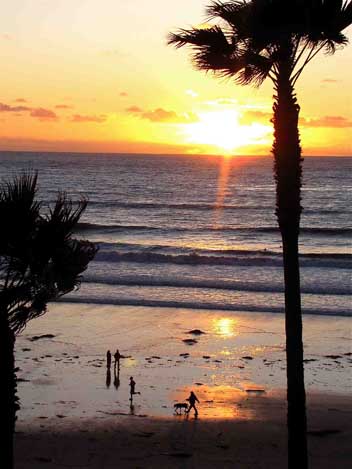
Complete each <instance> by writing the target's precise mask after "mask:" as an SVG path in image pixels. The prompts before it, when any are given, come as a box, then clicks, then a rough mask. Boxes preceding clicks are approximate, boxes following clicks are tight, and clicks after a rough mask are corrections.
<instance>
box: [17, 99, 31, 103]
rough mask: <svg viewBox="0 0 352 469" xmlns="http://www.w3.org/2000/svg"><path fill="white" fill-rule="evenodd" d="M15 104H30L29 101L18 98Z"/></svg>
mask: <svg viewBox="0 0 352 469" xmlns="http://www.w3.org/2000/svg"><path fill="white" fill-rule="evenodd" d="M15 103H28V101H27V100H26V99H24V98H17V99H15Z"/></svg>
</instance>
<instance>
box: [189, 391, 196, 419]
mask: <svg viewBox="0 0 352 469" xmlns="http://www.w3.org/2000/svg"><path fill="white" fill-rule="evenodd" d="M186 401H188V402H189V407H188V409H187V410H186V412H187V414H188V413H189V411H190V410H191V409H194V415H195V416H196V417H197V415H198V410H197V407H196V402H199V401H198V397H197V396H196V395H195V394H194V392H193V391H191V394H190V395H189V398H188V399H186Z"/></svg>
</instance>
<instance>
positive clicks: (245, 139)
mask: <svg viewBox="0 0 352 469" xmlns="http://www.w3.org/2000/svg"><path fill="white" fill-rule="evenodd" d="M239 120H240V114H239V112H237V111H236V110H226V111H213V112H206V113H200V114H199V121H198V122H194V123H192V124H185V125H184V126H183V130H184V134H185V139H186V140H187V142H188V143H193V144H194V143H196V144H202V145H212V146H217V147H219V148H221V149H222V150H224V151H225V152H229V151H232V150H235V149H237V148H240V147H243V146H246V145H253V144H258V143H263V139H265V142H266V137H267V136H268V134H269V132H270V128H268V126H265V125H262V124H258V123H252V124H251V125H241V124H240V123H239Z"/></svg>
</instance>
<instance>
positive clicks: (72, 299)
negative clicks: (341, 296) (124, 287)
mask: <svg viewBox="0 0 352 469" xmlns="http://www.w3.org/2000/svg"><path fill="white" fill-rule="evenodd" d="M59 302H66V303H87V304H110V305H121V306H145V307H159V308H189V309H197V310H200V309H201V310H212V311H214V310H216V311H233V312H249V313H280V314H283V313H284V310H283V308H281V307H276V306H266V305H263V306H257V305H248V304H241V303H237V304H225V303H223V304H215V303H196V302H188V301H168V300H150V299H139V298H138V299H135V298H121V299H120V298H116V297H110V298H106V297H98V296H96V297H94V296H85V295H82V296H80V295H79V294H77V293H75V295H74V296H71V295H66V296H65V297H63V298H62V299H60V300H59ZM302 312H303V314H312V315H323V316H347V317H350V316H351V313H350V312H348V311H345V310H329V309H324V308H321V309H316V308H315V309H310V308H302Z"/></svg>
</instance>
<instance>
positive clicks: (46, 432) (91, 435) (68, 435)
mask: <svg viewBox="0 0 352 469" xmlns="http://www.w3.org/2000/svg"><path fill="white" fill-rule="evenodd" d="M236 405H241V406H248V407H250V408H251V409H252V410H253V414H254V415H255V416H256V417H255V418H253V419H249V420H236V419H215V420H214V419H202V417H201V406H200V418H198V419H197V420H196V419H194V418H193V416H190V417H189V418H185V417H184V416H179V417H178V416H174V417H172V418H165V419H157V418H148V417H144V416H141V415H138V414H137V415H130V416H128V415H120V414H118V413H116V415H110V416H109V417H107V416H104V417H102V418H101V419H96V420H82V419H81V420H79V421H72V420H71V421H69V422H68V421H67V420H66V422H67V423H64V420H65V419H63V418H60V417H59V416H58V417H57V418H56V419H55V418H52V419H47V420H42V423H41V424H37V425H36V426H35V427H33V426H30V425H29V426H28V425H26V424H22V425H20V428H18V433H17V434H16V444H15V447H16V458H17V460H16V466H15V467H16V469H37V468H43V469H44V468H48V469H49V468H60V467H62V468H86V469H113V468H114V469H116V468H126V469H127V468H233V467H236V468H258V469H259V468H263V469H264V468H265V469H266V468H270V469H274V468H285V467H286V452H287V449H286V428H285V401H284V399H283V398H272V399H268V398H265V400H264V399H263V398H262V397H261V396H259V395H257V396H249V397H248V398H247V399H245V398H243V399H242V401H241V402H238V403H237V404H236ZM111 414H113V412H111ZM308 417H309V437H308V438H309V457H310V464H311V465H310V467H311V468H316V469H325V468H326V469H331V468H334V469H337V468H339V469H344V468H346V469H347V468H350V467H351V461H352V450H351V441H352V439H351V437H352V422H351V417H352V409H351V400H350V399H349V398H348V397H343V396H333V395H328V396H324V395H314V396H310V398H309V402H308Z"/></svg>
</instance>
